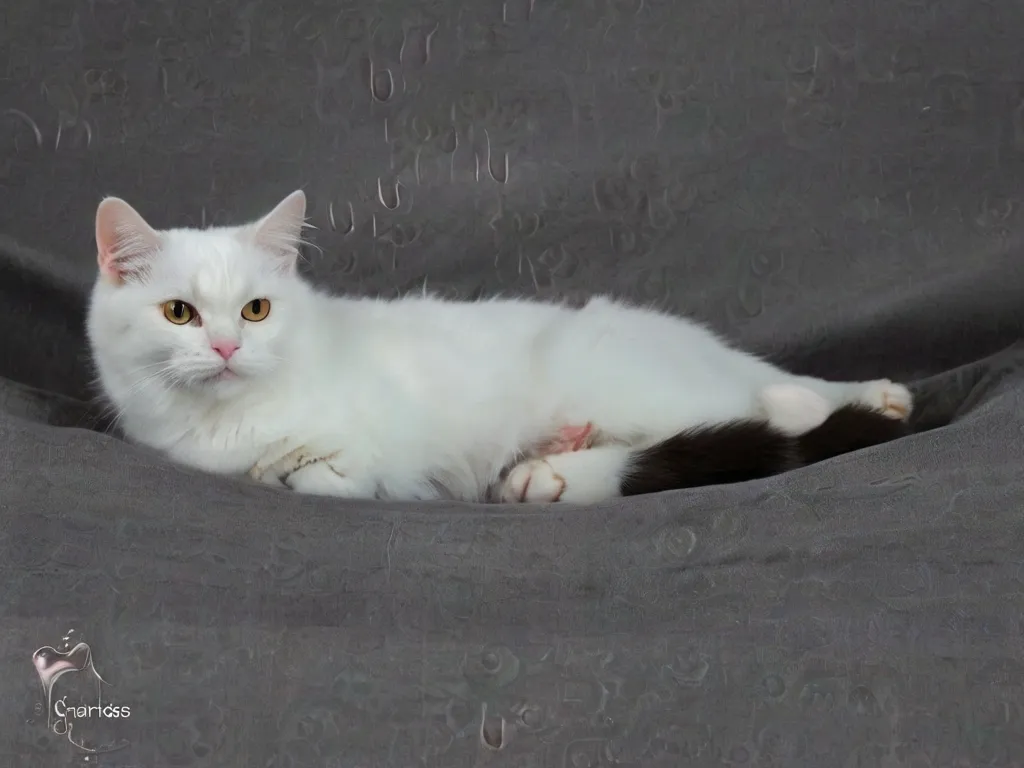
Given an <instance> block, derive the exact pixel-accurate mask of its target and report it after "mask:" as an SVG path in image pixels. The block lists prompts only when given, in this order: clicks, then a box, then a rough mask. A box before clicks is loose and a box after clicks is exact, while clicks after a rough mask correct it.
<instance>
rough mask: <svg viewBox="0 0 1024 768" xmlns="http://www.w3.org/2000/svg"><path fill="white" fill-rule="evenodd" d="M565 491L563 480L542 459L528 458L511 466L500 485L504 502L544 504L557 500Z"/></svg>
mask: <svg viewBox="0 0 1024 768" xmlns="http://www.w3.org/2000/svg"><path fill="white" fill-rule="evenodd" d="M564 491H565V480H564V479H563V478H562V477H561V476H560V475H558V473H556V472H555V470H554V469H552V468H551V465H550V464H548V462H546V461H544V459H530V460H529V461H524V462H523V463H522V464H518V465H516V466H515V467H513V468H512V471H510V472H509V473H508V477H506V478H505V482H504V483H502V486H501V500H502V501H503V502H505V503H506V504H517V503H532V504H544V503H547V502H553V501H558V500H559V499H560V498H562V493H563V492H564Z"/></svg>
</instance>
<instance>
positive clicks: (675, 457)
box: [620, 405, 911, 496]
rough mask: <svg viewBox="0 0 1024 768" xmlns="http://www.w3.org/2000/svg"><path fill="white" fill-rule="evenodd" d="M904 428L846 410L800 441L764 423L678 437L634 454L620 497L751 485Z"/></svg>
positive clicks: (708, 429)
mask: <svg viewBox="0 0 1024 768" xmlns="http://www.w3.org/2000/svg"><path fill="white" fill-rule="evenodd" d="M910 431H911V430H910V427H909V426H908V425H907V423H906V422H904V421H900V420H898V419H890V418H889V417H887V416H883V415H882V414H881V413H879V412H878V411H875V410H872V409H870V408H865V407H862V406H854V405H851V406H846V407H844V408H840V409H839V410H837V411H835V412H834V413H833V414H832V415H831V416H829V417H828V419H826V420H825V421H824V423H822V424H821V426H819V427H817V428H815V429H812V430H811V431H810V432H807V433H806V434H804V435H801V436H800V437H795V438H794V437H789V436H786V435H784V434H782V433H781V432H778V431H777V430H776V429H774V428H773V427H771V426H769V425H768V424H767V423H766V422H764V421H754V420H741V421H733V422H729V423H726V424H719V425H715V426H709V427H698V428H696V429H691V430H687V431H685V432H680V433H679V434H678V435H675V436H673V437H670V438H668V439H667V440H663V441H662V442H660V443H658V444H657V445H653V446H651V447H650V448H647V449H645V450H643V451H640V452H638V453H637V454H636V455H635V456H634V457H633V460H632V462H631V466H630V468H629V470H628V471H627V473H626V475H625V476H624V478H623V480H622V483H621V484H620V491H621V493H622V495H623V496H637V495H639V494H643V493H660V492H662V491H672V490H677V489H680V488H697V487H700V486H705V485H724V484H726V483H739V482H743V481H746V480H757V479H759V478H762V477H769V476H770V475H777V474H779V473H781V472H787V471H789V470H791V469H796V468H798V467H802V466H806V465H808V464H814V463H815V462H818V461H824V460H826V459H831V458H833V457H835V456H839V455H841V454H844V453H850V452H851V451H856V450H860V449H861V448H867V447H870V446H872V445H878V444H880V443H886V442H889V441H890V440H895V439H896V438H899V437H903V436H905V435H908V434H910Z"/></svg>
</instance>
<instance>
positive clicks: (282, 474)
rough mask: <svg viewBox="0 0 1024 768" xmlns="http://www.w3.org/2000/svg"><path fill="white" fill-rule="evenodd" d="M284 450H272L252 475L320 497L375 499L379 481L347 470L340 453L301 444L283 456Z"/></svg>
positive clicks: (273, 483)
mask: <svg viewBox="0 0 1024 768" xmlns="http://www.w3.org/2000/svg"><path fill="white" fill-rule="evenodd" d="M282 450H283V449H280V448H278V449H276V450H274V451H272V452H269V454H268V458H267V460H265V461H261V462H260V463H258V464H257V465H256V466H255V467H253V468H252V470H250V472H249V474H250V476H252V477H253V479H255V480H258V481H259V482H261V483H264V484H267V485H279V486H280V485H283V486H286V487H288V488H290V489H291V490H293V491H295V492H297V493H307V494H313V495H317V496H339V497H347V498H373V497H374V495H375V493H376V483H374V482H373V481H372V480H371V479H369V478H360V477H358V476H357V475H354V474H353V473H352V472H351V471H346V468H345V467H344V466H342V465H341V463H340V462H339V460H338V457H339V453H337V452H335V453H323V452H320V451H314V450H313V449H311V448H309V447H307V446H300V447H298V448H295V449H293V450H291V451H288V452H287V453H284V454H283V455H282Z"/></svg>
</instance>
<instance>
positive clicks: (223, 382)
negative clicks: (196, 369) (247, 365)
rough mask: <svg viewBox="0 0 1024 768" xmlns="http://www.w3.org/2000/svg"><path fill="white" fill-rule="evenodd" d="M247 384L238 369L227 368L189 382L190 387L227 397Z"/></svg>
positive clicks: (216, 395) (194, 389)
mask: <svg viewBox="0 0 1024 768" xmlns="http://www.w3.org/2000/svg"><path fill="white" fill-rule="evenodd" d="M244 385H245V377H244V376H242V375H240V374H239V373H238V372H237V371H232V370H231V369H229V368H225V369H223V370H221V371H218V372H216V373H211V374H210V375H209V376H206V377H204V378H202V379H199V380H198V381H194V382H192V383H190V384H189V389H191V390H193V391H199V392H204V393H210V394H212V395H214V396H215V397H227V396H231V395H233V394H236V393H237V392H238V390H239V388H240V387H242V386H244Z"/></svg>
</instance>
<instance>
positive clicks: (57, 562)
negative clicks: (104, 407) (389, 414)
mask: <svg viewBox="0 0 1024 768" xmlns="http://www.w3.org/2000/svg"><path fill="white" fill-rule="evenodd" d="M0 23H2V29H0V51H2V55H0V118H2V120H0V125H2V129H0V298H2V304H0V308H2V309H0V311H2V314H0V318H2V320H3V332H2V334H0V377H2V380H0V446H2V452H3V453H2V458H0V574H2V578H0V620H2V621H0V626H2V628H3V631H2V632H0V679H2V680H3V693H2V695H0V766H41V767H44V768H48V767H49V766H68V765H75V766H95V765H100V766H105V767H107V768H114V767H120V768H129V767H130V766H133V767H134V766H145V767H146V768H151V767H152V768H157V767H163V766H253V767H255V766H260V767H266V768H291V767H292V766H294V767H295V768H318V767H322V768H343V767H344V768H350V767H351V768H356V767H360V768H369V767H370V766H374V767H376V766H402V767H405V766H439V767H441V766H443V767H444V768H456V767H457V766H475V765H484V764H486V765H490V766H506V765H507V766H517V767H518V766H522V767H527V768H528V767H530V766H537V767H538V768H541V767H543V768H563V767H565V768H570V767H571V768H578V767H582V766H613V765H615V766H627V767H628V766H673V768H675V767H676V766H683V765H693V766H720V765H728V766H786V767H787V768H795V767H796V766H808V767H811V768H821V767H824V766H836V767H837V768H838V767H842V768H853V766H885V767H886V768H896V767H897V766H906V767H908V768H909V767H911V766H912V767H913V768H926V767H927V766H1011V765H1021V764H1022V762H1021V761H1022V759H1024V736H1022V733H1024V690H1022V681H1024V676H1022V675H1024V669H1022V666H1024V660H1022V651H1024V647H1022V646H1024V643H1022V640H1021V637H1022V630H1024V559H1022V554H1021V552H1022V550H1024V532H1022V524H1021V521H1020V517H1021V505H1022V501H1024V477H1022V472H1021V464H1022V458H1024V456H1022V454H1024V451H1022V443H1024V432H1022V430H1024V420H1022V416H1021V413H1022V402H1021V400H1022V393H1024V345H1019V344H1017V342H1018V339H1019V338H1020V335H1021V328H1022V325H1024V269H1022V266H1021V264H1022V261H1021V259H1022V253H1024V251H1022V237H1024V212H1022V203H1024V197H1022V193H1021V172H1022V170H1024V85H1022V83H1024V47H1022V46H1021V44H1020V40H1021V35H1022V33H1024V5H1021V4H1020V3H1017V2H1013V0H992V1H991V2H982V1H981V0H927V1H924V2H921V1H918V0H914V1H913V2H911V1H910V0H906V1H904V0H886V2H880V1H875V2H861V1H860V0H857V1H856V2H854V0H837V1H836V2H829V1H828V0H794V2H789V3H782V4H779V3H771V4H765V3H763V2H760V0H697V1H696V2H692V3H676V2H671V1H670V0H579V1H578V2H567V1H564V0H563V1H553V0H506V2H501V1H500V0H478V1H477V2H474V3H459V2H455V0H436V1H435V2H429V1H428V0H401V1H400V2H399V1H398V0H387V1H385V2H369V1H368V0H367V1H364V2H351V3H345V4H338V3H328V2H324V1H323V0H299V2H296V3H285V2H284V0H263V1H262V2H251V3H248V4H244V5H243V4H240V3H239V4H228V3H223V4H217V3H213V4H210V3H203V2H199V1H198V0H188V1H187V2H169V1H168V2H152V3H145V4H143V3H125V2H114V0H93V2H90V3H72V2H70V0H63V1H62V2H57V1H55V0H42V1H41V2H26V1H25V0H12V1H11V2H8V3H5V4H4V7H3V10H2V12H0ZM297 187H303V188H304V189H306V190H307V192H308V193H309V195H310V200H311V215H312V220H313V223H314V224H315V225H316V227H317V228H318V229H317V230H316V231H315V232H314V233H313V239H314V240H315V242H316V244H317V245H318V246H319V249H322V250H318V249H310V251H309V252H308V257H309V268H310V269H311V271H312V273H313V274H314V275H315V277H316V278H317V279H318V280H321V281H324V282H326V283H327V284H330V285H332V286H334V287H335V288H337V289H343V290H348V291H361V292H372V293H384V294H389V295H390V294H396V293H399V292H402V291H407V290H410V289H413V288H417V287H419V286H421V285H422V283H423V281H424V279H427V281H428V286H429V287H431V288H435V289H437V290H440V291H444V292H446V293H448V294H451V295H458V296H464V297H466V296H468V297H472V296H476V295H479V294H480V293H482V292H492V291H504V292H512V293H524V294H529V295H541V296H549V295H554V294H580V293H585V292H590V291H613V292H616V293H619V294H622V295H626V296H630V297H633V298H636V299H638V300H642V301H647V302H657V303H659V304H661V305H663V306H668V307H672V308H674V309H678V310H680V311H686V312H690V313H693V314H695V315H697V316H698V317H700V318H702V319H705V320H707V321H708V322H710V323H711V324H713V325H714V326H715V327H716V328H718V329H719V330H722V331H725V332H727V333H729V334H730V335H732V336H733V337H734V338H736V339H737V340H738V341H740V342H742V343H744V344H746V345H747V346H749V347H751V348H754V349H757V350H760V351H765V352H768V353H771V354H773V355H774V356H776V357H777V358H778V359H780V360H783V361H787V362H788V363H790V364H792V365H793V366H795V367H797V368H799V369H800V370H801V371H807V372H814V373H818V374H820V375H826V376H830V377H835V378H848V377H854V376H857V377H860V376H863V377H876V376H890V377H892V378H906V379H910V380H913V381H915V382H916V384H915V386H916V387H917V389H918V390H919V391H920V393H921V406H920V419H921V425H922V427H933V428H934V429H932V430H930V431H927V432H924V433H922V434H918V435H916V436H914V437H912V438H909V439H907V440H905V441H901V442H899V443H896V444H890V445H887V446H883V447H879V448H876V449H872V450H868V451H864V452H861V453H857V454H854V455H850V456H846V457H843V458H840V459H838V460H835V461H832V462H828V463H826V464H823V465H819V466H817V467H814V468H810V469H807V470H803V471H799V472H795V473H792V474H790V475H787V476H783V477H779V478H774V479H771V480H767V481H764V482H756V483H749V484H744V485H740V486H733V487H723V488H712V489H706V490H700V491H692V492H679V493H670V494H663V495H659V496H654V497H649V498H637V499H634V500H630V501H628V502H622V503H613V504H605V505H601V506H597V507H593V508H588V509H566V508H561V507H552V508H530V509H521V508H507V507H489V508H482V507H473V506H467V505H459V506H444V505H416V506H409V505H398V504H381V503H357V502H347V501H334V500H313V499H308V498H300V497H296V496H290V495H287V494H285V493H281V492H278V491H275V490H272V489H266V488H259V487H254V486H252V485H250V484H247V483H245V482H242V481H231V480H225V479H215V478H211V477H206V476H203V475H201V474H198V473H195V472H191V471H188V470H185V469H180V468H177V467H174V466H171V465H169V464H167V463H166V462H164V461H163V460H161V459H160V458H159V457H158V456H155V455H154V454H152V453H151V452H149V451H146V450H142V449H137V448H134V447H131V446H128V445H126V444H124V443H123V442H121V441H120V440H118V439H117V438H116V437H114V436H108V435H105V434H102V433H101V432H99V431H96V430H95V429H92V428H90V427H91V426H92V425H94V420H93V418H92V416H91V415H90V409H89V408H88V407H87V401H88V399H89V397H90V378H91V375H90V370H89V366H88V361H87V351H86V348H85V346H84V343H83V338H82V311H83V306H84V300H85V296H86V292H87V290H88V286H89V284H90V282H91V280H92V277H93V270H94V248H93V242H92V216H93V212H94V208H95V205H96V203H97V202H98V201H99V199H100V197H101V196H102V195H104V194H117V195H120V196H122V197H125V198H127V199H128V200H130V201H131V202H132V203H133V204H135V205H136V207H138V208H139V210H140V211H142V213H143V214H144V215H146V216H147V217H149V218H150V220H151V221H152V222H153V223H154V224H155V225H157V226H171V225H180V224H186V223H191V224H195V225H199V224H203V223H207V224H209V223H214V222H229V221H237V220H242V219H246V218H250V217H253V216H255V215H257V214H259V213H262V212H264V211H265V210H267V209H269V207H270V206H271V205H273V204H274V203H275V202H277V200H278V199H280V198H281V197H283V196H284V195H285V194H287V193H288V192H290V191H291V190H292V189H294V188H297ZM396 190H397V191H396ZM69 628H74V629H75V630H76V636H78V637H81V638H84V639H85V640H86V641H88V642H89V643H90V645H91V647H92V651H93V657H94V661H95V666H96V669H97V670H98V672H99V673H100V674H101V675H102V676H103V677H104V679H105V680H106V681H107V682H108V683H109V685H108V686H105V687H104V688H103V697H104V701H107V702H113V703H117V704H119V705H128V706H130V707H131V708H132V714H131V717H130V718H127V719H122V720H119V721H110V720H102V719H96V718H93V719H91V720H82V721H80V722H79V723H78V724H77V726H76V727H75V729H74V731H73V734H72V735H73V736H74V738H75V739H76V740H80V741H82V742H83V743H85V744H87V745H93V746H95V745H97V744H100V743H106V744H111V745H121V746H122V747H123V748H121V749H120V750H119V751H116V752H112V753H108V754H104V755H100V756H95V755H86V753H84V752H82V751H81V750H77V749H76V748H75V747H74V746H73V745H71V744H69V743H68V741H67V740H66V739H65V738H64V737H63V736H60V735H57V734H55V733H53V732H52V731H51V730H49V729H48V726H47V722H46V714H45V712H44V711H43V709H44V705H43V698H42V696H41V693H40V686H39V682H38V680H37V679H36V676H35V672H34V670H33V667H32V663H31V655H32V653H33V651H35V650H36V648H38V647H40V646H42V645H48V644H49V645H57V644H58V643H60V641H61V638H62V637H63V636H64V634H65V633H66V631H67V630H68V629H69ZM85 676H86V675H85V673H79V674H71V675H67V676H65V677H64V678H62V679H61V680H60V681H59V682H58V685H57V688H56V689H55V690H56V693H57V694H59V695H60V696H68V697H69V701H76V700H79V699H82V700H85V699H88V698H89V696H95V691H92V689H91V688H89V687H88V686H85V684H84V683H83V680H84V678H85ZM502 721H504V723H505V736H504V741H503V747H502V749H501V750H500V751H498V752H489V751H487V749H486V748H485V747H483V746H482V745H481V741H480V728H481V723H482V722H486V725H487V732H488V733H489V734H492V733H497V732H498V730H500V723H501V722H502ZM491 740H492V741H493V740H494V737H493V736H491ZM86 757H88V758H89V759H88V760H86Z"/></svg>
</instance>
